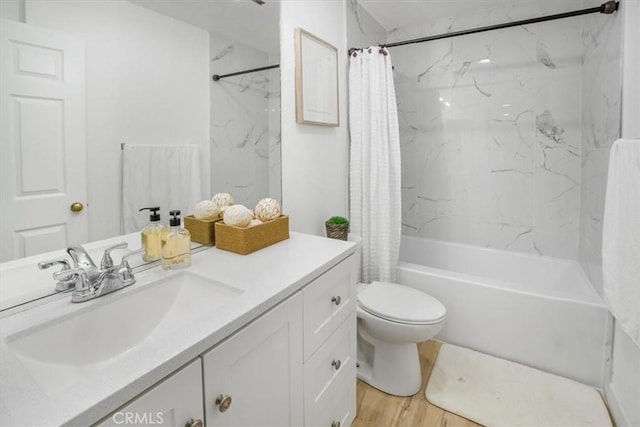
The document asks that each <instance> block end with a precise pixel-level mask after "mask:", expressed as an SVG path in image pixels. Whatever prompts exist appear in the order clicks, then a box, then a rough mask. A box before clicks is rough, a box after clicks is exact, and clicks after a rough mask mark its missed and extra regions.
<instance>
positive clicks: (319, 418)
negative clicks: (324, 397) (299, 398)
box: [304, 367, 356, 427]
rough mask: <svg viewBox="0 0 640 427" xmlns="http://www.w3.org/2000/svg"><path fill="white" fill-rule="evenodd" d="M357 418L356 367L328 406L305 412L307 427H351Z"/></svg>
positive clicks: (340, 385)
mask: <svg viewBox="0 0 640 427" xmlns="http://www.w3.org/2000/svg"><path fill="white" fill-rule="evenodd" d="M355 417H356V370H355V367H354V368H353V369H352V370H351V372H350V373H349V374H347V375H346V377H345V378H343V380H342V381H341V383H340V384H339V388H338V390H336V393H335V395H333V396H331V399H329V400H328V401H327V404H326V405H325V406H323V407H316V408H313V410H310V411H308V412H305V418H304V425H305V427H349V426H350V425H351V423H352V422H353V420H354V419H355Z"/></svg>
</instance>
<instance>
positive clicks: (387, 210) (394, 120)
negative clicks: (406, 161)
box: [349, 46, 402, 283]
mask: <svg viewBox="0 0 640 427" xmlns="http://www.w3.org/2000/svg"><path fill="white" fill-rule="evenodd" d="M384 52H385V54H383V53H381V49H380V47H379V46H373V47H370V48H368V49H364V50H362V51H356V52H355V54H352V55H351V57H350V61H349V130H350V134H351V158H350V172H349V179H350V216H351V232H352V233H354V234H356V235H359V236H360V237H361V238H362V270H361V274H362V275H361V280H362V281H363V282H367V283H369V282H371V281H374V280H380V281H391V282H392V281H394V280H395V269H396V266H397V264H398V255H399V251H400V235H401V215H402V210H401V209H402V207H401V198H400V197H401V195H400V136H399V133H398V110H397V105H396V93H395V89H394V86H393V75H392V69H391V56H390V55H389V54H388V52H387V51H386V49H385V50H384Z"/></svg>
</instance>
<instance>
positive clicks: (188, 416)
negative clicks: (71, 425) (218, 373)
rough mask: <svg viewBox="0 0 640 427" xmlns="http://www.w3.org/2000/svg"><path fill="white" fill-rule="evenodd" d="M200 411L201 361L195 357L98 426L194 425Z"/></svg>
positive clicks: (175, 426) (172, 426)
mask: <svg viewBox="0 0 640 427" xmlns="http://www.w3.org/2000/svg"><path fill="white" fill-rule="evenodd" d="M203 412H204V408H203V407H202V363H201V361H200V359H196V360H195V361H193V362H191V363H190V364H189V365H187V366H186V367H184V368H182V369H181V370H179V371H178V372H176V373H175V374H173V375H172V376H170V377H168V378H167V379H165V380H163V381H162V382H161V383H159V384H157V385H156V386H154V387H153V388H151V389H150V390H149V391H147V392H145V393H144V394H143V395H142V396H140V397H138V398H137V399H135V400H133V401H132V402H131V403H128V404H127V405H126V406H124V407H123V408H121V409H119V410H118V411H116V412H114V413H113V414H111V415H110V416H109V417H108V418H107V419H105V420H103V422H102V423H100V424H98V425H100V426H120V425H153V426H166V427H169V426H171V427H185V426H188V425H193V426H197V425H198V424H197V421H198V420H200V421H202V420H204V414H203ZM191 420H193V421H191ZM200 426H202V423H201V424H200Z"/></svg>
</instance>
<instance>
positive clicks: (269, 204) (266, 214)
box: [255, 198, 280, 222]
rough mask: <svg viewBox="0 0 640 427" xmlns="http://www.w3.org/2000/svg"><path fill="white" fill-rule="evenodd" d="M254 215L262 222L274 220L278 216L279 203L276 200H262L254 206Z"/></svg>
mask: <svg viewBox="0 0 640 427" xmlns="http://www.w3.org/2000/svg"><path fill="white" fill-rule="evenodd" d="M255 214H256V218H258V219H259V220H260V221H263V222H265V221H271V220H272V219H276V218H278V217H279V216H280V202H278V201H277V200H276V199H270V198H266V199H262V200H260V201H259V202H258V204H257V205H256V209H255Z"/></svg>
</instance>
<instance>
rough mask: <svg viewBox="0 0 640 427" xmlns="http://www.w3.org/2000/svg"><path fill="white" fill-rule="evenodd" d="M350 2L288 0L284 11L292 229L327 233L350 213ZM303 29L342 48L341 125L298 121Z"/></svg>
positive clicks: (285, 174)
mask: <svg viewBox="0 0 640 427" xmlns="http://www.w3.org/2000/svg"><path fill="white" fill-rule="evenodd" d="M345 14H346V2H345V0H339V1H311V0H297V1H283V2H282V3H281V15H280V48H281V49H280V55H281V57H280V70H281V81H282V201H283V211H284V212H285V213H287V214H289V215H290V226H291V229H292V230H293V231H300V232H305V233H311V234H317V235H324V221H325V220H326V219H328V218H329V217H330V216H332V215H343V216H347V211H348V173H349V140H348V132H349V130H348V123H347V108H348V107H347V87H346V81H347V48H348V47H347V44H346V43H347V42H346V16H345ZM297 27H301V28H304V29H305V30H307V31H309V32H310V33H312V34H314V35H315V36H317V37H319V38H321V39H323V40H325V41H327V42H328V43H330V44H332V45H333V46H335V47H336V48H337V49H338V81H339V94H340V95H339V97H340V102H339V105H340V107H339V108H340V126H338V127H323V126H313V125H304V124H297V123H296V121H295V117H296V116H295V48H294V30H295V28H297Z"/></svg>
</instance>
